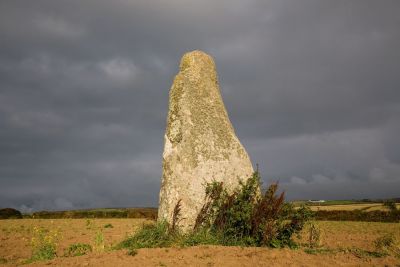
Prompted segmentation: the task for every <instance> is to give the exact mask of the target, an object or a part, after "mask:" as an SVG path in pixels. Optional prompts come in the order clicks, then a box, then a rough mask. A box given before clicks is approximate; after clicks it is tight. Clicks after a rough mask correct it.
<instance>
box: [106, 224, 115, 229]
mask: <svg viewBox="0 0 400 267" xmlns="http://www.w3.org/2000/svg"><path fill="white" fill-rule="evenodd" d="M104 228H114V226H113V225H112V224H111V223H107V224H106V225H104Z"/></svg>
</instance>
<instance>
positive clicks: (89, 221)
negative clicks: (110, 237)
mask: <svg viewBox="0 0 400 267" xmlns="http://www.w3.org/2000/svg"><path fill="white" fill-rule="evenodd" d="M92 226H93V222H92V220H90V219H87V220H86V229H88V230H89V229H91V228H92Z"/></svg>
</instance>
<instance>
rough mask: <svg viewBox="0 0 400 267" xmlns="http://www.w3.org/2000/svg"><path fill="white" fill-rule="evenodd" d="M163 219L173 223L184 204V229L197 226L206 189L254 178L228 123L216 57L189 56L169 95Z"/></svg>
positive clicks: (161, 214) (229, 187)
mask: <svg viewBox="0 0 400 267" xmlns="http://www.w3.org/2000/svg"><path fill="white" fill-rule="evenodd" d="M164 139H165V146H164V153H163V173H162V185H161V190H160V205H159V210H158V218H159V220H166V221H167V222H169V223H171V221H172V214H173V210H174V208H175V205H176V204H177V202H178V201H179V200H181V219H182V220H181V221H180V223H179V225H180V227H181V228H182V229H183V230H184V231H186V230H189V229H191V228H193V226H194V222H195V219H196V216H197V213H198V212H199V210H200V209H201V207H202V205H203V204H204V197H205V185H206V183H209V182H211V181H223V183H224V186H225V187H226V188H228V190H229V189H231V190H232V189H233V188H235V187H236V186H238V184H239V180H246V179H248V178H249V177H250V176H251V174H252V173H253V167H252V164H251V162H250V158H249V156H248V155H247V153H246V151H245V149H244V148H243V146H242V145H241V143H240V141H239V139H238V138H237V137H236V135H235V132H234V129H233V127H232V124H231V122H230V121H229V118H228V114H227V112H226V109H225V106H224V103H223V101H222V97H221V93H220V90H219V86H218V77H217V72H216V68H215V63H214V60H213V59H212V57H210V56H209V55H207V54H206V53H204V52H202V51H192V52H189V53H186V54H185V55H184V56H183V57H182V60H181V64H180V70H179V73H178V74H177V75H176V76H175V80H174V83H173V85H172V87H171V90H170V93H169V111H168V119H167V129H166V132H165V136H164Z"/></svg>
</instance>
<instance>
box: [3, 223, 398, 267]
mask: <svg viewBox="0 0 400 267" xmlns="http://www.w3.org/2000/svg"><path fill="white" fill-rule="evenodd" d="M143 223H146V220H144V219H89V220H86V219H55V220H50V219H47V220H46V219H39V220H37V219H23V220H0V266H19V265H22V264H24V263H25V262H26V260H27V259H28V258H30V256H31V253H32V247H31V238H32V236H33V234H34V227H44V228H46V229H49V230H57V229H58V231H59V232H60V233H61V238H60V241H59V243H58V249H57V257H56V258H55V259H53V260H50V261H39V262H34V263H31V264H27V266H48V265H53V266H143V267H144V266H185V267H187V266H335V265H336V266H400V259H399V258H396V257H395V256H394V255H390V256H385V257H381V258H376V257H373V256H369V255H363V254H359V253H355V251H358V250H362V251H374V250H375V246H374V240H376V238H378V237H380V236H382V235H384V234H388V233H391V234H393V235H394V236H396V237H397V238H398V239H399V238H400V224H398V223H397V224H396V223H371V222H317V224H318V226H319V228H320V229H321V248H323V249H322V250H321V251H320V252H317V253H316V254H308V253H307V240H308V229H305V230H304V231H303V233H302V235H301V237H300V238H299V239H298V240H297V241H298V242H299V243H300V244H301V247H300V248H298V249H271V248H241V247H222V246H198V247H190V248H179V247H178V248H158V249H140V250H138V253H137V255H135V256H129V255H128V254H127V251H126V250H119V251H114V250H111V249H110V248H111V247H112V245H115V244H117V243H118V242H120V241H121V240H123V239H124V238H125V237H126V236H127V235H129V234H131V233H133V232H134V231H136V230H137V229H138V227H140V226H141V225H142V224H143ZM147 223H148V222H147ZM107 224H111V225H112V228H104V226H105V225H107ZM99 234H101V235H103V237H104V248H103V247H98V246H96V242H95V237H96V235H99ZM75 243H87V244H91V245H92V246H93V247H94V248H97V249H94V251H93V252H91V253H89V254H87V255H84V256H77V257H64V256H63V255H64V251H65V249H66V248H68V246H69V245H71V244H75Z"/></svg>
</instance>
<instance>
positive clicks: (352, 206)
mask: <svg viewBox="0 0 400 267" xmlns="http://www.w3.org/2000/svg"><path fill="white" fill-rule="evenodd" d="M396 206H397V208H398V209H400V203H397V204H396ZM310 208H311V210H313V211H318V210H350V211H351V210H362V211H374V210H381V211H388V208H387V207H385V206H384V205H383V204H382V203H348V204H330V205H328V204H322V205H316V204H314V205H311V206H310Z"/></svg>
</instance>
